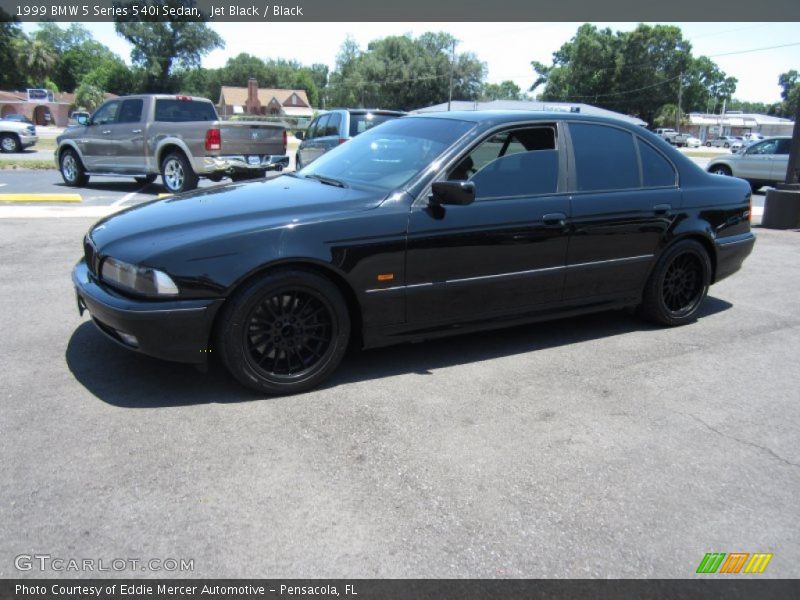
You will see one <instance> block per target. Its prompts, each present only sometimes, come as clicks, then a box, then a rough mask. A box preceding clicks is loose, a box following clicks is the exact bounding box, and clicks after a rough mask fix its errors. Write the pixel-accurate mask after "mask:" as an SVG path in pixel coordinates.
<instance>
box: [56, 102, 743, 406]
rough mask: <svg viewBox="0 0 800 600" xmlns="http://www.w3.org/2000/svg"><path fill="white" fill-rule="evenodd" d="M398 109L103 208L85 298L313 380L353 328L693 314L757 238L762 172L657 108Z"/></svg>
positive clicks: (199, 359) (294, 384)
mask: <svg viewBox="0 0 800 600" xmlns="http://www.w3.org/2000/svg"><path fill="white" fill-rule="evenodd" d="M178 105H180V103H178ZM392 116H394V118H390V119H388V120H386V121H384V122H383V123H381V124H379V125H376V126H374V127H372V128H370V129H368V130H367V131H366V132H364V133H361V134H359V135H357V136H356V137H355V138H353V139H352V140H349V141H347V143H345V144H340V145H338V146H337V147H335V148H334V149H333V150H330V151H328V152H326V153H324V154H322V155H321V156H319V157H318V158H316V159H315V160H313V161H312V162H310V163H309V164H305V165H304V166H303V167H302V168H301V169H300V170H299V171H297V172H292V173H286V174H283V175H282V176H279V177H275V178H271V179H267V180H261V181H258V182H250V183H241V184H238V185H233V186H229V187H220V188H216V189H207V190H198V191H193V192H191V191H190V192H186V193H184V194H181V195H177V196H175V197H171V198H165V199H161V200H155V201H153V202H150V203H147V204H144V205H141V206H138V207H134V208H130V209H128V210H125V211H123V212H121V213H118V214H116V215H113V216H110V217H108V218H106V219H104V220H102V221H101V222H100V223H98V224H97V225H95V226H94V227H92V228H91V230H90V231H89V232H88V233H87V235H86V237H85V239H84V254H85V255H84V258H83V259H82V260H81V261H80V262H79V263H78V265H77V266H76V267H75V270H74V272H73V275H72V277H73V281H74V285H75V289H76V292H77V302H78V309H79V310H80V312H81V313H83V312H84V311H85V310H87V309H88V311H89V313H90V315H91V317H92V319H93V320H94V322H95V324H96V325H97V327H98V328H99V329H100V331H102V332H103V333H104V334H106V335H107V336H108V337H109V338H110V339H112V340H114V341H116V342H117V343H119V344H121V345H122V346H124V347H126V348H128V349H129V350H132V351H136V352H141V353H144V354H148V355H151V356H155V357H158V358H162V359H166V360H172V361H179V362H185V363H194V364H198V365H203V364H204V363H205V362H206V361H208V360H209V356H213V357H219V359H220V360H221V361H222V363H223V364H224V365H225V366H226V367H227V369H228V370H229V371H230V373H231V374H232V375H233V376H234V377H235V378H236V379H237V380H239V381H240V382H241V383H242V384H244V385H246V386H249V387H251V388H254V389H256V390H258V391H261V392H266V393H269V394H291V393H296V392H301V391H304V390H308V389H311V388H313V387H315V386H317V385H319V384H320V383H322V382H323V381H324V380H325V379H327V378H328V377H329V376H330V375H331V374H332V373H333V371H334V370H335V369H336V368H337V366H338V365H339V363H340V362H341V360H342V358H343V356H344V353H345V350H346V349H347V348H348V346H350V345H354V346H356V347H361V348H373V347H377V346H384V345H389V344H394V343H398V342H404V341H417V340H424V339H428V338H433V337H438V336H442V335H447V334H453V333H463V332H468V331H475V330H479V329H486V328H497V327H508V326H511V325H514V324H517V323H523V322H531V321H541V320H547V319H553V318H557V317H565V316H573V315H577V314H581V313H586V312H595V311H602V310H608V309H612V308H624V307H632V308H635V309H636V310H637V312H638V313H639V314H640V315H641V316H642V317H644V318H646V319H648V320H649V321H651V322H654V323H657V324H659V325H663V326H676V325H684V324H687V323H690V322H692V321H694V320H695V318H696V316H697V314H698V311H699V310H700V307H701V305H702V303H703V300H704V299H705V297H706V294H707V292H708V289H709V286H711V285H712V284H714V283H716V282H718V281H720V280H722V279H724V278H726V277H728V276H729V275H731V274H733V273H734V272H736V271H737V270H738V269H739V268H740V267H741V265H742V262H743V261H744V260H745V258H746V257H747V256H748V255H749V254H750V252H751V250H752V248H753V245H754V242H755V237H754V235H753V233H752V232H751V230H750V215H751V189H750V186H749V185H748V184H747V182H745V181H742V180H740V179H735V178H732V177H720V176H718V175H713V174H709V173H706V172H704V171H703V170H702V169H701V168H699V167H698V166H697V165H696V164H695V163H694V162H692V161H691V160H689V159H687V158H686V157H685V156H684V155H683V154H681V153H680V152H679V151H678V150H676V149H675V148H674V147H673V146H671V145H670V144H668V143H667V142H666V141H664V140H663V139H662V138H660V137H659V136H656V135H655V134H653V133H650V132H648V131H646V130H644V129H642V128H641V127H638V126H636V125H632V124H627V123H624V122H622V121H619V120H615V119H608V118H603V117H591V116H585V115H581V114H574V113H563V112H560V113H559V112H552V113H550V112H524V111H508V112H491V111H489V112H476V111H472V112H443V113H431V114H427V115H418V116H397V115H392ZM338 118H340V116H339V115H337V119H338ZM353 118H355V117H353ZM326 119H327V117H326ZM69 151H70V152H71V150H69ZM176 164H177V163H176ZM81 172H82V171H81ZM70 173H72V171H70ZM170 173H171V172H170ZM170 173H167V172H166V171H165V179H168V178H169V177H170V176H171V175H170ZM65 177H66V176H65ZM65 180H67V179H65Z"/></svg>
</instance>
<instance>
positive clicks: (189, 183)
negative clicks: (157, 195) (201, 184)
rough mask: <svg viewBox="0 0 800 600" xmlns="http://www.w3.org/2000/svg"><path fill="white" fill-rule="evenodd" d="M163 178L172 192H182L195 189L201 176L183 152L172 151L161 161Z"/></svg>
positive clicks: (165, 185)
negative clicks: (198, 175)
mask: <svg viewBox="0 0 800 600" xmlns="http://www.w3.org/2000/svg"><path fill="white" fill-rule="evenodd" d="M161 180H162V181H163V182H164V187H165V188H167V190H168V191H169V192H170V193H172V194H180V193H181V192H188V191H189V190H193V189H195V188H196V187H197V182H198V180H199V178H198V177H197V174H196V173H195V172H194V170H193V169H192V165H190V164H189V161H188V160H186V156H184V154H183V152H170V153H169V154H167V156H166V158H165V159H164V160H163V161H161Z"/></svg>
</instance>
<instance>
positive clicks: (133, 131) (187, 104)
mask: <svg viewBox="0 0 800 600" xmlns="http://www.w3.org/2000/svg"><path fill="white" fill-rule="evenodd" d="M57 141H58V148H57V150H56V164H57V166H58V168H59V170H60V171H61V176H62V178H63V179H64V182H65V183H66V184H67V185H72V186H81V185H86V183H87V181H88V180H89V177H90V176H91V175H104V176H106V175H112V176H119V177H133V178H135V179H136V181H138V182H140V183H142V184H146V183H152V182H153V181H155V179H156V176H157V175H159V174H160V175H161V178H162V180H163V182H164V187H166V188H167V190H168V191H170V192H173V193H178V192H184V191H187V190H192V189H194V188H196V187H197V182H198V179H199V178H200V177H207V178H209V179H211V180H213V181H219V180H221V179H222V178H223V177H230V178H231V179H233V180H234V181H238V180H241V179H251V178H257V177H263V176H264V174H265V172H266V171H267V170H281V169H283V168H284V167H286V166H288V164H289V157H288V156H287V155H286V128H285V127H284V126H283V125H281V124H278V123H266V122H260V121H259V122H256V121H252V122H251V121H220V120H219V117H218V116H217V111H216V109H215V108H214V104H212V102H211V101H210V100H206V99H205V98H193V97H191V96H171V95H165V94H159V95H141V96H126V97H121V98H114V99H113V100H109V101H107V102H105V103H104V104H102V105H101V106H100V107H99V108H98V109H97V110H96V111H95V112H94V114H93V115H92V116H91V117H89V118H88V119H87V118H86V117H85V116H82V115H81V116H80V117H79V118H78V125H77V126H75V127H69V128H68V129H66V130H65V131H64V133H63V134H62V135H60V136H59V137H58V138H57Z"/></svg>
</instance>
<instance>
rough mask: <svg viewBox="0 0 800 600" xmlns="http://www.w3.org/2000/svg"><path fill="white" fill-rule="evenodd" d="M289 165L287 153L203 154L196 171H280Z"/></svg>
mask: <svg viewBox="0 0 800 600" xmlns="http://www.w3.org/2000/svg"><path fill="white" fill-rule="evenodd" d="M288 167H289V156H288V155H287V154H264V155H241V154H240V155H231V156H203V157H201V158H197V159H195V171H196V172H197V173H199V174H200V175H212V174H217V173H247V172H250V171H274V170H278V171H279V170H281V169H286V168H288Z"/></svg>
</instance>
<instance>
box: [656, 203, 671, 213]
mask: <svg viewBox="0 0 800 600" xmlns="http://www.w3.org/2000/svg"><path fill="white" fill-rule="evenodd" d="M671 210H672V204H656V205H655V206H654V207H653V212H655V213H656V214H657V215H665V214H667V213H668V212H669V211H671Z"/></svg>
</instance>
